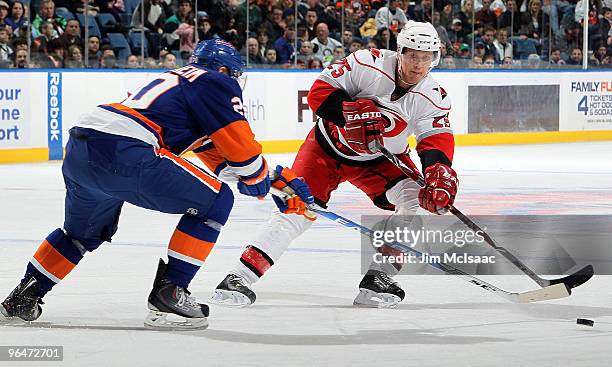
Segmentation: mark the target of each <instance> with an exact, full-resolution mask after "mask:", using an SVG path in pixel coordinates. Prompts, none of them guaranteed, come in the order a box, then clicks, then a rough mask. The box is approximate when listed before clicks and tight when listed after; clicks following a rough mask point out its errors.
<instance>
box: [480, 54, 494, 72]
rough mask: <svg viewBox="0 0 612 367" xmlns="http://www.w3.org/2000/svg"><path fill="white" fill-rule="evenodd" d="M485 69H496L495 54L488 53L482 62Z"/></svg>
mask: <svg viewBox="0 0 612 367" xmlns="http://www.w3.org/2000/svg"><path fill="white" fill-rule="evenodd" d="M482 67H483V69H495V56H493V55H487V56H485V58H484V61H483V62H482Z"/></svg>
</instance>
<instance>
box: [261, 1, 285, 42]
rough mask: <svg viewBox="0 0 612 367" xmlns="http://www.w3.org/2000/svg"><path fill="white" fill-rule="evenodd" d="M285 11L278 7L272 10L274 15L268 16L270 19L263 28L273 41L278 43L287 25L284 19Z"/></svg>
mask: <svg viewBox="0 0 612 367" xmlns="http://www.w3.org/2000/svg"><path fill="white" fill-rule="evenodd" d="M283 12H284V9H283V8H282V7H281V6H280V5H277V6H275V7H274V8H273V9H272V13H271V14H269V15H268V19H267V20H266V21H265V22H264V24H263V26H264V27H265V29H266V33H267V34H268V36H269V37H270V39H271V40H273V41H276V40H278V39H279V38H281V37H282V36H283V34H284V33H285V28H286V27H287V24H286V23H285V21H284V19H283Z"/></svg>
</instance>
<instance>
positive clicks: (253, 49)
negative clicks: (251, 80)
mask: <svg viewBox="0 0 612 367" xmlns="http://www.w3.org/2000/svg"><path fill="white" fill-rule="evenodd" d="M246 46H247V47H246V50H247V55H246V59H247V60H248V63H249V64H251V65H260V64H263V63H264V58H263V57H262V56H261V53H260V52H259V51H260V50H259V41H257V38H255V37H250V38H248V39H247V41H246Z"/></svg>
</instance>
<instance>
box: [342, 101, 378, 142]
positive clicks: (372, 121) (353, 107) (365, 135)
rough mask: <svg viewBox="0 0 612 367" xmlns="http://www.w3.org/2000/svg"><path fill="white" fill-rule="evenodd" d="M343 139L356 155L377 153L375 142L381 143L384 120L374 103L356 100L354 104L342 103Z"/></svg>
mask: <svg viewBox="0 0 612 367" xmlns="http://www.w3.org/2000/svg"><path fill="white" fill-rule="evenodd" d="M342 114H343V115H344V120H345V121H346V125H344V130H345V133H344V138H345V139H346V141H347V143H348V144H349V146H350V147H351V149H353V150H354V151H355V152H357V153H364V154H374V153H376V152H377V149H376V145H375V144H374V142H375V141H378V142H379V143H380V144H382V143H383V138H382V133H383V132H384V131H385V120H384V119H383V118H382V115H381V113H380V111H379V110H378V108H377V107H376V105H375V104H374V102H372V101H370V100H369V99H358V100H357V101H355V102H342Z"/></svg>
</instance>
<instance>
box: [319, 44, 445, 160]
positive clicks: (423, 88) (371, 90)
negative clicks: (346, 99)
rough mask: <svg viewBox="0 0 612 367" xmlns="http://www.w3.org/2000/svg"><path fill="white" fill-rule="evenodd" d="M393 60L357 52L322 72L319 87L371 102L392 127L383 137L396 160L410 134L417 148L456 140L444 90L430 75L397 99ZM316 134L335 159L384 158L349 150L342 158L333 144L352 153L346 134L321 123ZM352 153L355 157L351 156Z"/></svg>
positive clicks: (382, 53)
mask: <svg viewBox="0 0 612 367" xmlns="http://www.w3.org/2000/svg"><path fill="white" fill-rule="evenodd" d="M395 55H396V52H394V51H389V50H377V49H372V50H360V51H356V52H354V53H352V54H350V55H349V56H347V57H346V58H345V59H342V60H339V61H338V62H336V63H335V64H333V65H330V66H329V67H328V68H326V69H325V70H323V72H322V73H321V74H320V75H319V77H318V81H321V82H325V83H327V84H329V85H331V86H332V87H334V88H337V89H343V90H345V91H346V92H347V93H348V94H349V95H350V96H351V98H353V99H360V98H365V99H370V100H373V101H374V102H375V103H376V105H377V106H378V108H379V109H380V111H381V112H382V115H383V117H384V118H385V120H387V121H388V124H387V126H386V128H385V133H384V134H383V142H384V145H385V147H386V148H387V149H389V151H391V152H392V153H394V154H402V153H405V152H406V151H407V150H408V136H410V135H412V134H414V135H415V136H416V140H417V142H418V143H420V142H421V141H422V140H423V139H425V138H427V137H430V136H433V135H436V134H441V133H451V134H452V129H451V126H450V122H449V120H448V114H449V112H450V110H451V101H450V97H449V96H448V95H447V94H446V91H445V90H444V88H442V87H441V86H440V85H439V84H438V83H437V82H436V81H435V80H434V78H433V76H432V75H431V74H427V75H426V76H425V77H424V78H423V79H422V80H421V81H420V82H419V83H418V84H416V85H415V86H413V87H412V88H410V89H409V90H408V92H407V93H405V94H403V95H398V96H394V91H395V89H396V84H395V77H396V73H395V70H396V65H397V58H396V56H395ZM311 92H312V91H311ZM396 97H397V98H396ZM318 128H319V129H320V131H321V132H322V133H323V136H324V137H325V139H326V140H327V141H328V143H330V144H329V145H330V146H331V147H332V148H333V149H334V151H335V153H337V154H338V155H340V156H341V157H344V158H347V159H351V160H360V161H364V160H371V159H374V158H377V157H379V156H380V153H377V154H374V155H367V154H361V155H357V154H356V153H355V155H352V154H350V155H347V154H346V152H347V151H346V149H341V150H342V151H344V152H342V151H340V150H339V149H338V147H337V146H336V144H334V140H336V143H337V141H339V142H341V143H342V144H343V145H344V146H346V147H347V148H348V144H347V143H346V140H345V139H344V136H343V133H344V129H343V128H340V127H338V126H336V125H332V124H330V123H326V122H324V121H322V120H321V119H320V120H319V122H318ZM330 129H336V130H337V131H335V132H334V131H330ZM334 138H336V139H334ZM349 149H350V148H349ZM350 152H351V153H352V150H351V151H350Z"/></svg>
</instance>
